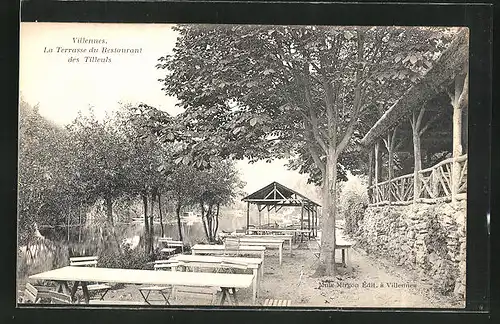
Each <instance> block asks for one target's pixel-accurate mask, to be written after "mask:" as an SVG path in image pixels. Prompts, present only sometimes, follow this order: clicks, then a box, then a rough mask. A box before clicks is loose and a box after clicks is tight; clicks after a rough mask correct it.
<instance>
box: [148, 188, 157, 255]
mask: <svg viewBox="0 0 500 324" xmlns="http://www.w3.org/2000/svg"><path fill="white" fill-rule="evenodd" d="M155 196H156V193H155V192H154V191H153V193H151V213H150V214H149V228H150V230H149V241H148V243H149V253H153V250H154V249H153V245H154V244H153V241H154V237H155V224H154V207H155Z"/></svg>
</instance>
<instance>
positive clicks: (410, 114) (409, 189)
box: [361, 28, 469, 206]
mask: <svg viewBox="0 0 500 324" xmlns="http://www.w3.org/2000/svg"><path fill="white" fill-rule="evenodd" d="M468 40H469V39H468V32H467V29H465V28H464V29H462V30H460V31H459V33H458V34H457V35H456V37H455V39H454V40H453V41H452V43H451V44H450V46H449V47H448V49H447V50H446V51H444V52H443V54H442V55H441V57H440V58H439V59H438V61H437V62H436V63H435V64H434V66H433V67H432V68H431V69H430V70H429V71H428V72H427V74H426V75H425V76H424V78H423V79H422V80H421V81H420V82H419V83H418V84H416V85H414V86H413V87H411V88H410V89H409V90H408V91H407V93H406V94H405V95H404V96H403V97H401V98H400V99H399V100H398V101H397V102H396V103H395V104H394V105H393V106H392V107H391V108H390V109H389V110H388V111H387V112H385V114H384V115H382V117H381V118H380V119H379V120H378V121H377V122H376V123H375V125H374V126H373V127H372V128H371V129H370V130H369V131H368V133H367V134H366V135H365V136H364V138H363V139H362V140H361V145H362V146H363V147H364V148H365V149H367V151H368V153H369V165H370V167H369V180H368V181H369V188H368V190H369V197H370V204H371V205H376V206H378V205H385V204H410V203H415V202H425V203H435V202H438V201H442V200H444V201H447V200H451V201H456V200H460V199H466V189H467V154H466V150H467V110H468V100H467V96H468V53H469V52H468ZM383 146H384V147H385V150H384V149H382V148H381V147H383ZM384 152H385V153H386V156H387V164H386V165H387V170H386V172H385V174H386V176H385V179H382V177H381V174H382V170H381V167H382V161H381V154H382V153H384ZM438 152H445V153H446V152H447V153H448V156H447V158H445V159H444V160H441V161H439V163H437V164H435V165H425V164H426V162H427V164H429V162H428V161H427V160H428V157H429V156H433V155H435V154H436V153H438ZM404 153H408V154H409V155H412V157H413V159H412V160H413V161H412V164H413V165H410V166H409V167H410V168H411V169H412V171H413V172H412V173H409V174H404V175H400V176H397V177H394V171H395V159H394V157H395V156H396V155H400V156H401V155H402V154H403V155H404ZM423 158H425V159H423ZM423 165H424V166H425V168H423V167H422V166H423ZM400 168H401V166H400Z"/></svg>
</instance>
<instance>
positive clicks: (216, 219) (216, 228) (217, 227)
mask: <svg viewBox="0 0 500 324" xmlns="http://www.w3.org/2000/svg"><path fill="white" fill-rule="evenodd" d="M219 210H220V204H217V213H216V214H215V225H214V238H215V237H216V236H217V230H218V229H219Z"/></svg>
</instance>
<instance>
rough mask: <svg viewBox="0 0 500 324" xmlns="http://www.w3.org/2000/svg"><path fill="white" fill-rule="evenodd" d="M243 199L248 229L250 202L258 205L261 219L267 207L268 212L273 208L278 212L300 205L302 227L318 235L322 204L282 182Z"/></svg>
mask: <svg viewBox="0 0 500 324" xmlns="http://www.w3.org/2000/svg"><path fill="white" fill-rule="evenodd" d="M241 200H242V201H246V202H247V230H248V227H249V225H250V204H254V205H257V209H258V211H259V221H260V219H261V212H262V211H263V210H264V209H266V208H267V210H268V212H269V211H271V210H273V209H274V210H275V211H276V212H278V211H279V210H281V209H282V208H283V207H300V209H301V213H300V229H301V230H303V229H308V230H312V235H313V236H314V237H316V235H317V229H318V207H321V205H319V204H318V203H316V202H314V201H312V200H311V199H309V198H307V197H306V196H304V195H302V194H300V193H298V192H297V191H295V190H292V189H290V188H288V187H285V186H284V185H282V184H279V183H277V182H272V183H270V184H269V185H267V186H265V187H264V188H261V189H259V190H257V191H255V192H254V193H252V194H250V195H248V196H246V197H244V198H243V199H241Z"/></svg>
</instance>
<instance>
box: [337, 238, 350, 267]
mask: <svg viewBox="0 0 500 324" xmlns="http://www.w3.org/2000/svg"><path fill="white" fill-rule="evenodd" d="M352 245H353V243H351V242H347V241H344V240H338V241H337V243H335V249H340V250H341V251H342V264H343V265H344V266H347V265H349V264H350V263H351V261H350V257H349V249H350V248H351V247H352Z"/></svg>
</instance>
